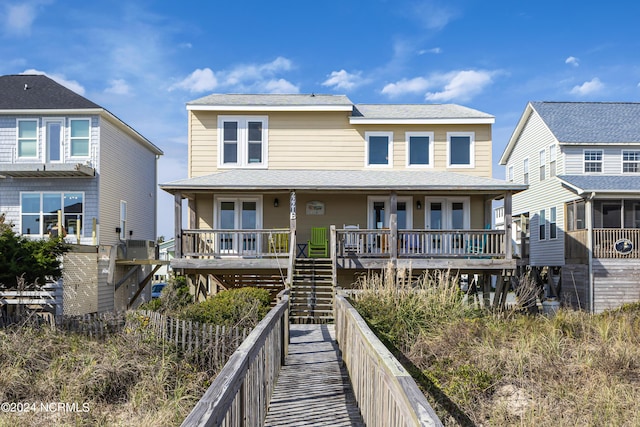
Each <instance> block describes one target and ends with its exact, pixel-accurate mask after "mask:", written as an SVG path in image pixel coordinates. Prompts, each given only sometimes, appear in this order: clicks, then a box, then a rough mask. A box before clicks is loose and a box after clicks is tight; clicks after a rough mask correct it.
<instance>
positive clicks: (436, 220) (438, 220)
mask: <svg viewBox="0 0 640 427" xmlns="http://www.w3.org/2000/svg"><path fill="white" fill-rule="evenodd" d="M425 206H426V209H425V215H426V218H425V228H426V229H427V230H464V229H469V227H470V223H471V217H470V212H469V198H468V197H456V198H431V197H429V198H427V199H426V203H425ZM429 245H430V247H429V251H430V252H435V253H457V252H462V251H463V250H464V236H463V235H462V234H456V233H441V234H437V233H433V234H431V238H430V239H429Z"/></svg>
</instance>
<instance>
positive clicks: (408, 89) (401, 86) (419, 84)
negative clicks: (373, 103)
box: [382, 77, 431, 97]
mask: <svg viewBox="0 0 640 427" xmlns="http://www.w3.org/2000/svg"><path fill="white" fill-rule="evenodd" d="M430 86H431V83H430V82H429V80H427V79H425V78H424V77H415V78H413V79H402V80H400V81H399V82H396V83H389V84H387V85H386V86H385V87H383V88H382V93H383V94H384V95H388V96H390V97H397V96H401V95H404V94H406V93H413V94H415V93H423V92H424V91H426V90H427V89H428V88H429V87H430Z"/></svg>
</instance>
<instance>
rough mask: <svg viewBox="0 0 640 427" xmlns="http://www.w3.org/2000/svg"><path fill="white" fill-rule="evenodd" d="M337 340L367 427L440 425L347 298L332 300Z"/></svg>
mask: <svg viewBox="0 0 640 427" xmlns="http://www.w3.org/2000/svg"><path fill="white" fill-rule="evenodd" d="M334 310H335V313H336V314H335V319H336V339H337V341H338V345H339V346H340V350H341V352H342V360H343V361H344V363H345V365H346V367H347V370H348V371H349V376H350V378H351V384H352V386H353V391H354V393H355V396H356V400H357V402H358V407H359V408H360V413H361V415H362V418H363V419H364V422H365V424H366V425H367V426H371V427H376V426H380V427H385V426H407V427H409V426H434V427H437V426H442V423H441V422H440V419H439V418H438V416H437V415H436V413H435V412H434V410H433V408H432V407H431V405H429V402H427V399H426V397H425V396H424V394H423V393H422V391H420V389H419V388H418V385H417V384H416V382H415V381H414V380H413V378H412V377H411V375H410V374H409V373H408V372H407V371H406V370H405V369H404V367H403V366H402V365H401V364H400V362H398V360H397V359H396V358H395V357H394V356H393V354H391V352H390V351H389V350H388V349H387V348H386V347H385V346H384V345H383V344H382V342H380V340H379V339H378V338H377V337H376V336H375V334H374V333H373V332H372V331H371V329H369V327H368V326H367V324H366V322H365V321H364V319H363V318H362V317H361V316H360V314H358V312H357V311H356V309H355V308H353V307H352V306H351V304H349V302H348V301H347V300H346V298H345V297H344V296H342V295H339V294H337V295H336V297H335V305H334Z"/></svg>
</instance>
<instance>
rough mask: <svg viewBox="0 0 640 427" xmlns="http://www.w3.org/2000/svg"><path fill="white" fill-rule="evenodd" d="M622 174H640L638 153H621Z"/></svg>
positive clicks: (624, 151) (625, 151)
mask: <svg viewBox="0 0 640 427" xmlns="http://www.w3.org/2000/svg"><path fill="white" fill-rule="evenodd" d="M622 172H623V173H638V172H640V151H636V150H634V151H631V150H629V151H627V150H623V151H622Z"/></svg>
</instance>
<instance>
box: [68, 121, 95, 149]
mask: <svg viewBox="0 0 640 427" xmlns="http://www.w3.org/2000/svg"><path fill="white" fill-rule="evenodd" d="M76 120H85V121H88V122H89V146H88V147H87V155H86V156H74V155H73V153H72V151H71V141H72V137H71V122H72V121H76ZM67 135H69V138H68V140H69V141H68V144H69V158H71V159H88V158H90V157H91V145H92V144H91V118H90V117H70V118H69V126H68V128H67ZM78 139H80V138H78ZM82 139H84V138H82Z"/></svg>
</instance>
